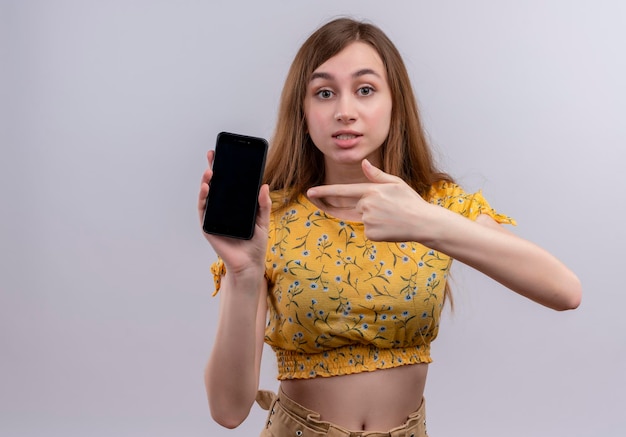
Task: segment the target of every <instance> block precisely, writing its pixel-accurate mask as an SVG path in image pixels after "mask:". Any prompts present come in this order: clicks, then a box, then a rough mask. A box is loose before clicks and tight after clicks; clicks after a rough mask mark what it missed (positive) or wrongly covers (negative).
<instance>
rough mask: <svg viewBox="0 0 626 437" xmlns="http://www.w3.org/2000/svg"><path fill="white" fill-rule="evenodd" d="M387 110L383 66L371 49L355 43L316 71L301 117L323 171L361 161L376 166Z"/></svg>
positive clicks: (386, 131)
mask: <svg viewBox="0 0 626 437" xmlns="http://www.w3.org/2000/svg"><path fill="white" fill-rule="evenodd" d="M391 107H392V102H391V90H390V89H389V84H388V83H387V74H386V70H385V66H384V64H383V61H382V59H381V58H380V56H379V55H378V53H377V52H376V50H375V49H374V48H373V47H372V46H370V45H368V44H366V43H363V42H354V43H352V44H350V45H348V46H347V47H346V48H344V49H343V50H342V51H341V52H339V53H338V54H337V55H335V56H333V57H332V58H330V59H328V60H327V61H326V62H324V63H323V64H322V65H320V66H319V67H318V68H316V69H315V71H314V72H313V74H312V75H311V79H310V81H309V83H308V86H307V90H306V96H305V98H304V113H305V117H306V122H307V127H308V133H309V135H310V136H311V139H312V140H313V143H314V144H315V146H316V147H317V148H318V149H319V150H320V151H321V152H322V153H323V154H324V160H325V163H326V168H327V170H332V169H333V168H335V167H337V165H339V166H340V167H341V166H344V165H354V164H360V163H361V161H362V160H363V159H364V158H367V159H369V160H370V162H372V164H374V165H376V166H379V165H380V164H381V163H380V146H381V145H382V143H383V142H384V141H385V139H386V138H387V135H388V134H389V126H390V122H391Z"/></svg>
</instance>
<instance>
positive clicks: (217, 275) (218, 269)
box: [211, 258, 226, 296]
mask: <svg viewBox="0 0 626 437" xmlns="http://www.w3.org/2000/svg"><path fill="white" fill-rule="evenodd" d="M211 273H212V274H213V283H214V284H215V291H214V292H213V295H212V296H216V295H217V293H218V292H219V291H220V286H221V284H222V276H224V275H225V274H226V266H225V265H224V261H222V258H217V261H215V262H214V263H213V264H211Z"/></svg>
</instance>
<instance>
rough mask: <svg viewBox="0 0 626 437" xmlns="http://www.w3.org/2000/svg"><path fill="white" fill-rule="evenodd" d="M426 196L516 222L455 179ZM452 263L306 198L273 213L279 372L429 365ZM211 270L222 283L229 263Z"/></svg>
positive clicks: (272, 329)
mask: <svg viewBox="0 0 626 437" xmlns="http://www.w3.org/2000/svg"><path fill="white" fill-rule="evenodd" d="M273 197H274V198H275V199H277V198H278V197H280V193H273ZM427 199H428V200H429V202H431V203H433V204H436V205H439V206H441V207H443V208H446V209H449V210H451V211H454V212H456V213H459V214H461V215H463V216H465V217H468V218H469V219H472V220H475V219H476V217H477V216H478V215H480V214H488V215H490V216H491V217H493V218H494V219H495V220H496V221H497V222H499V223H508V224H515V221H514V220H513V219H511V218H509V217H507V216H504V215H501V214H498V213H496V212H495V211H494V210H493V209H492V208H491V207H490V206H489V204H488V203H487V201H486V200H485V199H484V198H483V196H482V193H481V192H477V193H473V194H467V193H465V192H464V191H463V190H462V189H461V188H460V187H459V186H458V185H455V184H452V183H448V182H439V183H437V184H434V185H433V187H432V188H431V190H430V192H429V195H428V196H427ZM451 263H452V259H451V258H450V257H449V256H447V255H445V254H443V253H440V252H438V251H435V250H432V249H430V248H428V247H425V246H423V245H421V244H419V243H416V242H411V241H407V242H400V243H395V242H394V243H390V242H374V241H370V240H368V239H367V238H365V235H364V225H363V224H362V223H359V222H354V221H348V220H341V219H338V218H336V217H333V216H331V215H329V214H327V213H325V212H323V211H321V210H320V209H319V208H317V207H316V206H315V205H314V204H313V203H311V202H310V201H309V200H308V199H307V198H306V197H305V196H304V195H300V196H299V197H298V198H297V200H296V201H295V202H293V203H292V204H290V205H288V206H287V207H286V208H281V209H278V210H277V212H274V213H272V215H271V218H270V229H269V241H268V250H267V255H266V278H267V280H268V307H269V319H268V324H267V327H266V331H265V341H266V343H268V344H269V345H270V346H272V348H273V350H274V351H275V352H276V354H277V362H278V379H292V378H312V377H318V376H334V375H344V374H350V373H357V372H363V371H371V370H375V369H384V368H390V367H396V366H400V365H405V364H412V363H428V362H431V361H432V359H431V357H430V344H431V342H432V341H433V340H434V339H435V338H436V337H437V333H438V330H439V319H440V315H441V310H442V306H443V294H444V289H445V285H446V281H447V278H448V272H449V270H450V266H451ZM212 271H213V273H214V277H215V278H216V288H219V282H218V281H219V276H220V275H221V274H223V273H224V268H223V263H221V261H219V260H218V262H217V263H215V264H214V265H213V266H212Z"/></svg>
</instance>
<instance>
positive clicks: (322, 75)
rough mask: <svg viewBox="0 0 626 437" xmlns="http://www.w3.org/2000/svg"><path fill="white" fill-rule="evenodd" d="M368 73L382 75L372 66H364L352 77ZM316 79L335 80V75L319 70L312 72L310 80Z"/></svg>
mask: <svg viewBox="0 0 626 437" xmlns="http://www.w3.org/2000/svg"><path fill="white" fill-rule="evenodd" d="M368 74H373V75H374V76H377V77H381V76H380V74H378V73H377V72H376V71H374V70H372V69H371V68H362V69H361V70H358V71H355V72H354V73H353V74H352V77H353V78H354V79H356V78H357V77H361V76H366V75H368ZM315 79H327V80H333V79H334V76H333V75H332V74H330V73H325V72H323V71H319V72H314V73H313V74H311V79H310V80H309V82H311V81H313V80H315Z"/></svg>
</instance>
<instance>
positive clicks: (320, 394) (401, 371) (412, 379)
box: [281, 364, 428, 431]
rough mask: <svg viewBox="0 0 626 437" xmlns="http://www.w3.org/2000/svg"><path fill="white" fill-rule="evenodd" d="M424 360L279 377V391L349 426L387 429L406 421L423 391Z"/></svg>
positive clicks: (426, 370)
mask: <svg viewBox="0 0 626 437" xmlns="http://www.w3.org/2000/svg"><path fill="white" fill-rule="evenodd" d="M427 373H428V364H411V365H405V366H400V367H395V368H391V369H384V370H376V371H373V372H362V373H356V374H351V375H343V376H333V377H327V378H324V377H318V378H312V379H290V380H284V381H281V388H282V390H283V392H284V393H285V394H286V395H287V396H288V397H289V398H291V399H293V400H294V401H296V402H297V403H299V404H300V405H302V406H304V407H306V408H308V409H310V410H313V411H316V412H318V413H320V415H321V420H324V421H328V422H332V423H335V424H337V425H339V426H341V427H343V428H346V429H349V430H354V431H357V430H364V431H388V430H390V429H392V428H395V427H397V426H400V425H402V424H403V423H404V422H406V420H407V418H408V416H409V414H411V413H412V412H414V411H416V410H417V409H418V408H419V406H420V404H421V402H422V397H423V395H424V387H425V385H426V375H427Z"/></svg>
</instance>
